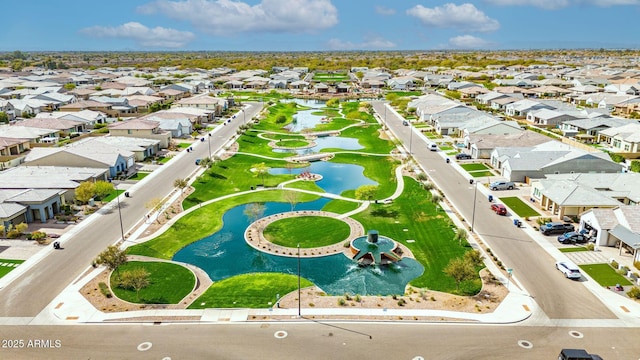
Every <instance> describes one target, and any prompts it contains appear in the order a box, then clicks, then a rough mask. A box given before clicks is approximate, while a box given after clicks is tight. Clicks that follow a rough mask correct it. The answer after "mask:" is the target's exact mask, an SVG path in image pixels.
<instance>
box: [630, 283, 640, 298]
mask: <svg viewBox="0 0 640 360" xmlns="http://www.w3.org/2000/svg"><path fill="white" fill-rule="evenodd" d="M627 295H629V297H630V298H632V299H640V287H637V286H634V287H632V288H631V289H630V290H629V291H627Z"/></svg>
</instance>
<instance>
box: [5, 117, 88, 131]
mask: <svg viewBox="0 0 640 360" xmlns="http://www.w3.org/2000/svg"><path fill="white" fill-rule="evenodd" d="M16 125H20V126H25V127H31V128H39V129H50V130H59V131H60V133H62V132H65V133H67V134H72V133H83V132H85V127H84V125H85V124H84V122H82V121H76V120H65V119H59V118H44V117H35V118H32V119H24V120H21V121H18V122H16Z"/></svg>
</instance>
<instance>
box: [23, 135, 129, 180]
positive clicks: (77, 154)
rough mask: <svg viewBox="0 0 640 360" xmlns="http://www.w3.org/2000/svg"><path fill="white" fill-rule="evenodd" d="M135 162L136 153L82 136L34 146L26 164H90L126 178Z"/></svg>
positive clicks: (112, 174) (84, 165)
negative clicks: (53, 144) (58, 143)
mask: <svg viewBox="0 0 640 360" xmlns="http://www.w3.org/2000/svg"><path fill="white" fill-rule="evenodd" d="M134 165H135V154H134V153H133V152H131V151H128V150H124V149H120V148H117V147H114V146H111V145H108V144H105V143H101V142H96V141H93V139H91V138H87V139H83V140H80V141H77V142H75V143H71V144H69V145H65V146H63V147H57V148H33V149H31V152H30V153H29V154H28V155H27V156H26V157H25V163H24V164H23V166H61V167H90V168H104V169H108V174H109V177H111V178H116V177H117V176H124V177H126V176H127V175H129V172H130V171H131V170H133V166H134Z"/></svg>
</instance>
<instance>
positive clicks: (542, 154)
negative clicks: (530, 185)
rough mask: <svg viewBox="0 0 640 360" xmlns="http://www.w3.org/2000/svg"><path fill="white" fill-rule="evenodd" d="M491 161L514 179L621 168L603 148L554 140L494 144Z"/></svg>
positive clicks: (523, 179)
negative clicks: (530, 144)
mask: <svg viewBox="0 0 640 360" xmlns="http://www.w3.org/2000/svg"><path fill="white" fill-rule="evenodd" d="M491 165H492V166H493V167H494V168H495V169H497V170H499V171H500V174H501V175H502V176H504V177H505V178H507V179H508V180H509V181H518V182H529V179H539V178H543V177H544V176H545V175H547V174H568V173H616V172H622V169H623V166H622V165H621V164H618V163H615V162H613V161H611V159H610V157H609V155H608V154H606V153H604V152H586V151H584V150H581V149H577V148H574V147H572V146H570V145H567V144H564V143H561V142H559V141H554V140H552V141H548V142H546V143H542V144H539V145H536V146H533V147H528V148H526V147H525V148H523V147H500V148H496V149H494V150H493V152H492V153H491Z"/></svg>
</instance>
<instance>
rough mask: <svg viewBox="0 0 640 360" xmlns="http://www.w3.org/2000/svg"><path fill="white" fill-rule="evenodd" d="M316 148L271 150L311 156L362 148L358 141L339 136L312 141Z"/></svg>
mask: <svg viewBox="0 0 640 360" xmlns="http://www.w3.org/2000/svg"><path fill="white" fill-rule="evenodd" d="M313 141H314V142H315V143H316V146H314V147H311V148H306V149H299V150H295V149H294V150H290V149H287V150H285V149H273V152H288V153H292V154H302V155H306V154H311V153H316V152H320V150H322V149H343V150H360V149H364V146H362V145H360V143H359V142H358V139H355V138H347V137H340V136H325V137H319V138H317V139H315V140H313Z"/></svg>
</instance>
